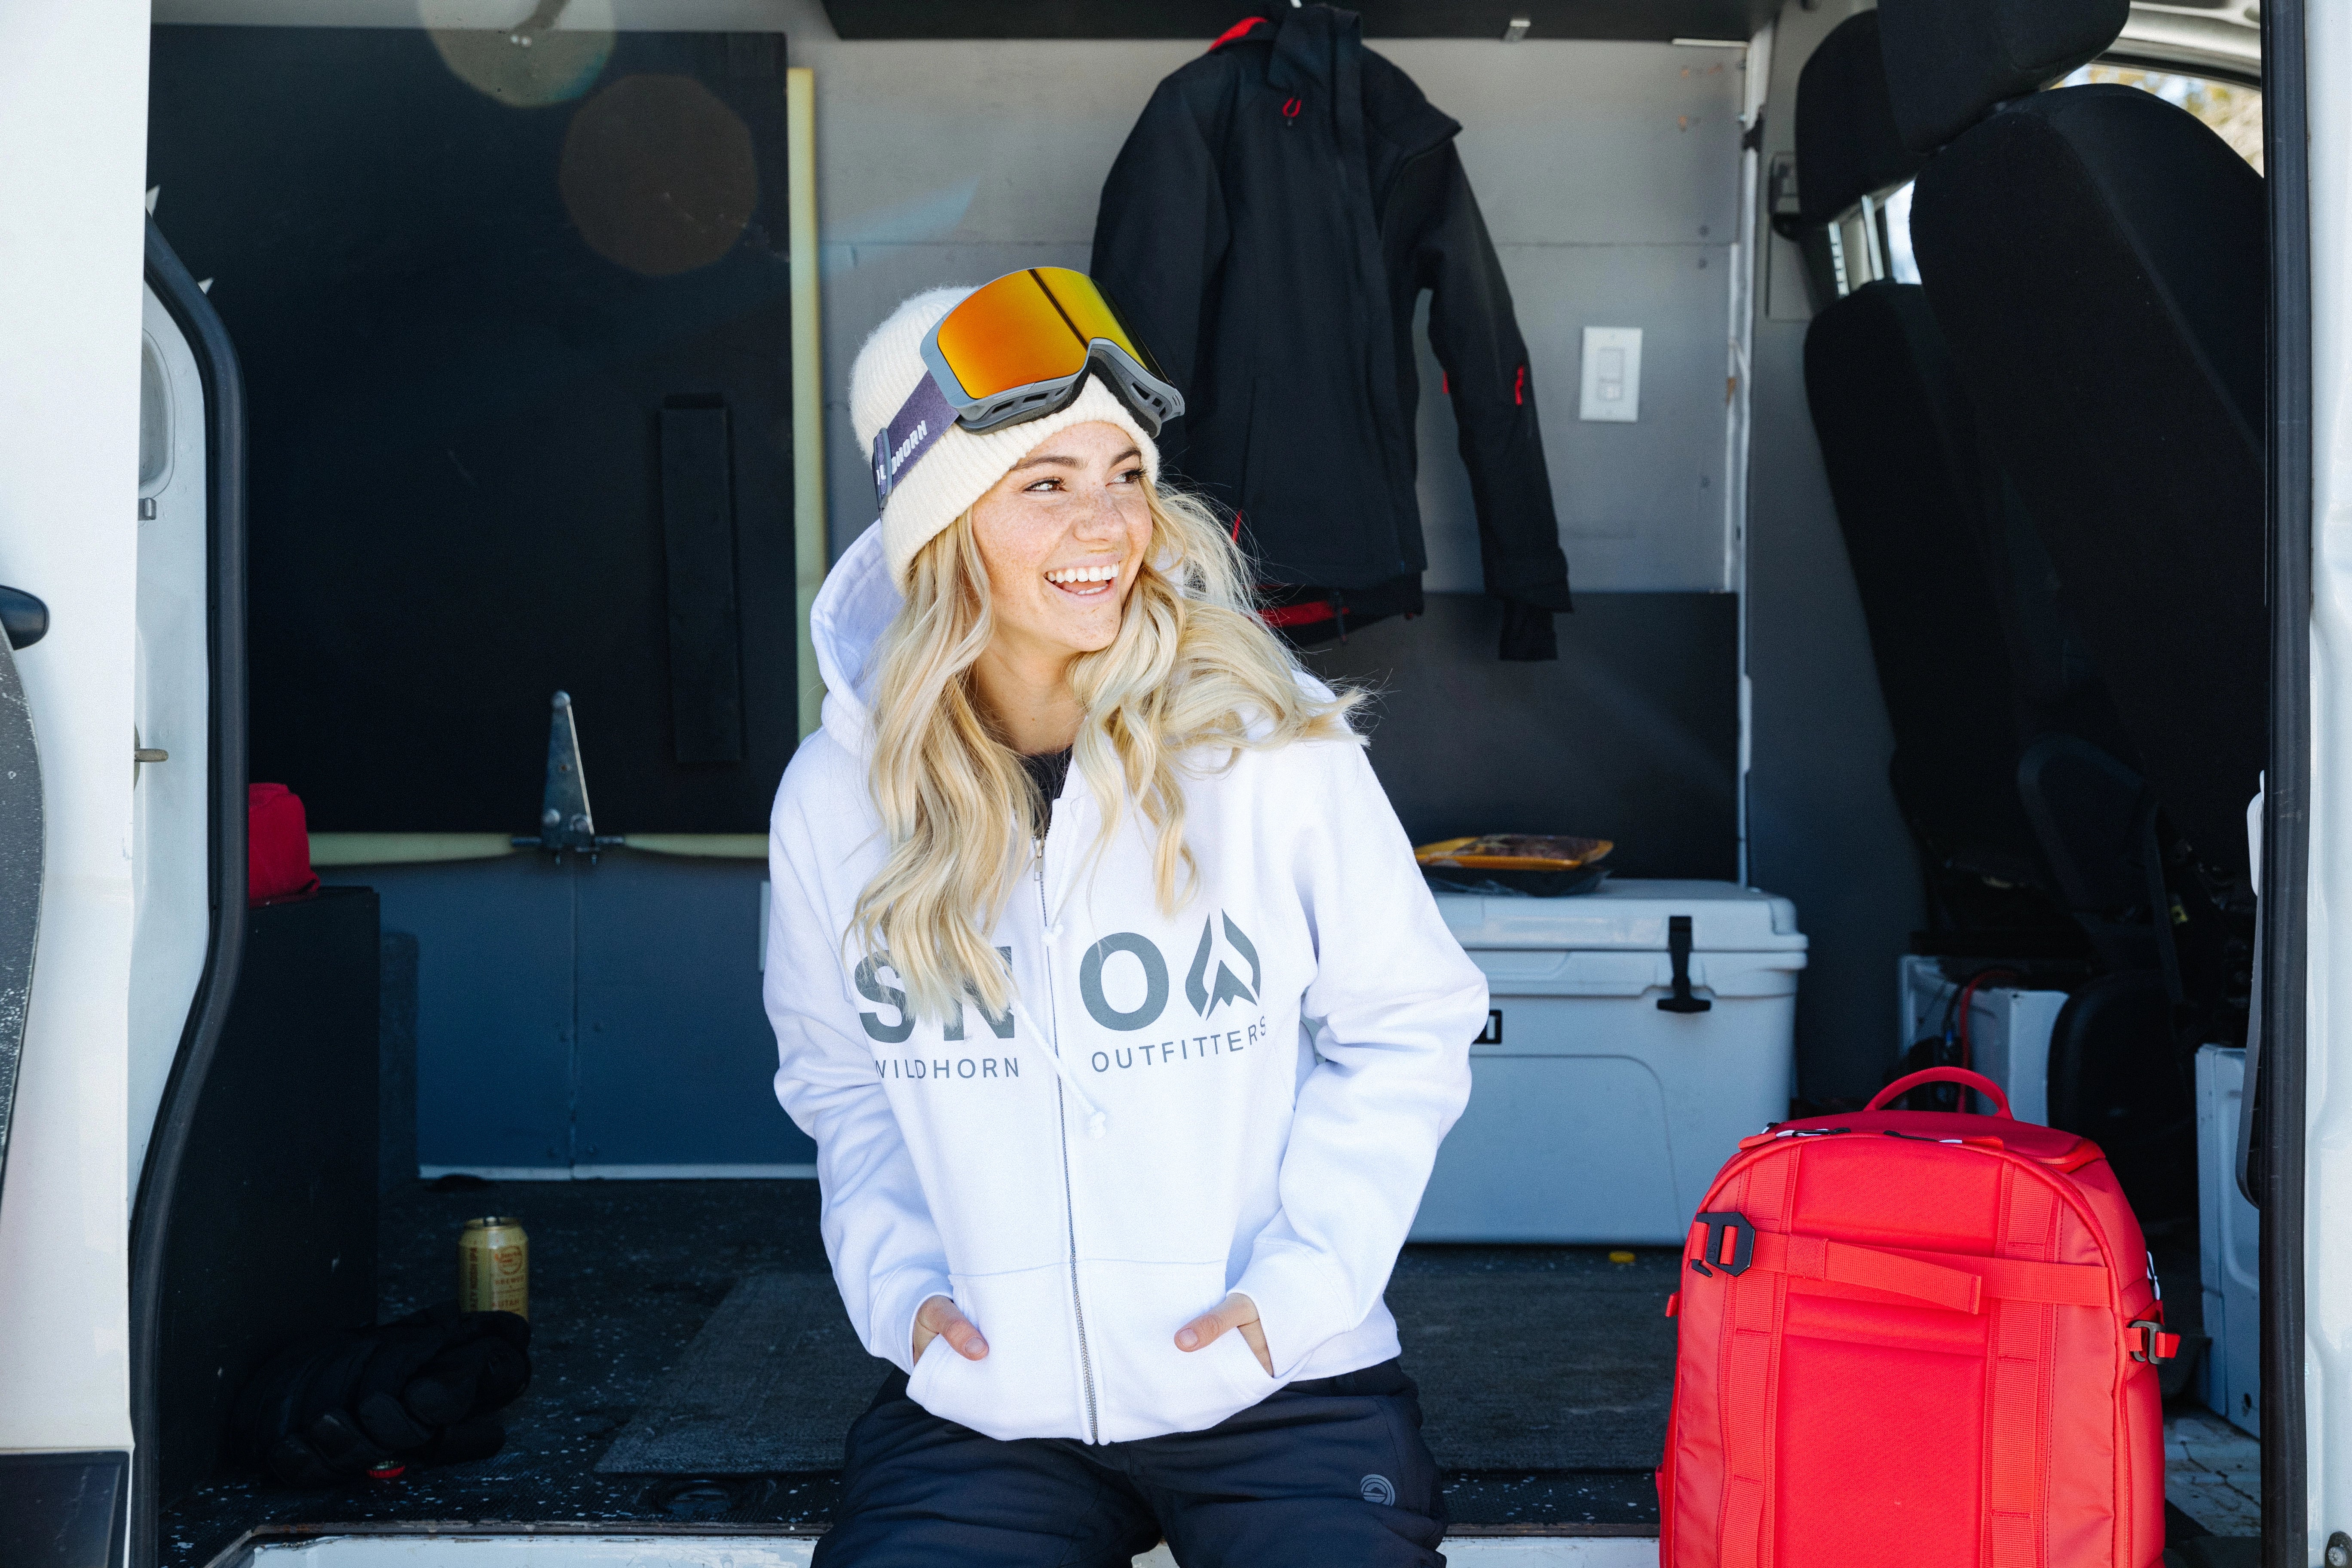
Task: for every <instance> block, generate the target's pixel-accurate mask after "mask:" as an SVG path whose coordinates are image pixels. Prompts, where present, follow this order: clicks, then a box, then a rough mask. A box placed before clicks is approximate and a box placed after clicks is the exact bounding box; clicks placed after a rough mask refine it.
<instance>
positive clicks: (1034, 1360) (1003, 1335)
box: [907, 1264, 1172, 1440]
mask: <svg viewBox="0 0 2352 1568" xmlns="http://www.w3.org/2000/svg"><path fill="white" fill-rule="evenodd" d="M1069 1278H1070V1276H1069V1268H1068V1266H1067V1265H1066V1264H1049V1265H1046V1266H1045V1267H1043V1268H1024V1269H1021V1270H1018V1271H1016V1272H1013V1273H1010V1274H955V1275H950V1277H949V1282H950V1285H951V1286H952V1287H953V1289H954V1292H955V1304H956V1308H957V1310H960V1311H961V1312H962V1313H963V1315H964V1316H965V1317H967V1318H970V1319H971V1321H972V1322H973V1324H974V1325H975V1326H977V1327H978V1328H979V1330H980V1332H981V1336H982V1338H984V1339H985V1340H987V1341H988V1354H987V1355H985V1356H983V1357H982V1359H980V1360H979V1361H966V1360H965V1359H964V1358H963V1357H962V1356H961V1355H958V1354H957V1353H956V1352H955V1350H954V1348H953V1347H952V1346H950V1344H949V1343H948V1342H946V1340H944V1339H941V1340H939V1341H937V1342H933V1343H931V1344H929V1345H927V1346H925V1347H924V1349H923V1355H922V1359H921V1360H920V1361H918V1362H917V1363H915V1371H914V1374H913V1375H912V1376H911V1377H909V1378H908V1380H907V1396H908V1398H910V1399H912V1400H913V1401H914V1402H915V1403H916V1404H918V1405H921V1406H922V1407H923V1408H924V1409H926V1410H928V1411H929V1412H930V1413H931V1414H932V1415H936V1416H939V1417H940V1419H941V1420H944V1421H953V1422H956V1423H958V1424H959V1425H961V1426H969V1427H971V1429H972V1430H973V1431H975V1432H981V1433H985V1434H986V1435H987V1436H991V1437H998V1438H1003V1439H1007V1440H1010V1439H1012V1438H1014V1437H1085V1436H1087V1424H1086V1411H1085V1404H1084V1400H1083V1398H1082V1397H1081V1394H1080V1390H1079V1374H1078V1357H1077V1353H1076V1342H1074V1340H1073V1339H1072V1336H1071V1320H1070V1291H1069ZM1171 1332H1172V1330H1171Z"/></svg>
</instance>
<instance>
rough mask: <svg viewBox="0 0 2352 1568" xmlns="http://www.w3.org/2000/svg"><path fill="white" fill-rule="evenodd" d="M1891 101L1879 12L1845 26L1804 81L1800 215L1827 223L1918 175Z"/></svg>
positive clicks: (1800, 86) (1817, 55)
mask: <svg viewBox="0 0 2352 1568" xmlns="http://www.w3.org/2000/svg"><path fill="white" fill-rule="evenodd" d="M1920 162H1921V160H1920V158H1919V156H1918V155H1917V154H1916V153H1913V152H1912V151H1911V149H1910V148H1908V147H1906V146H1905V145H1904V144H1903V135H1902V132H1899V131H1897V130H1896V129H1895V109H1894V106H1893V104H1891V103H1890V102H1889V101H1888V100H1887V95H1886V64H1885V60H1884V59H1883V58H1881V57H1880V54H1879V46H1878V13H1877V12H1875V11H1864V12H1861V13H1860V14H1858V15H1856V16H1849V17H1847V18H1846V19H1845V20H1844V21H1843V22H1841V23H1839V24H1838V25H1837V27H1836V29H1835V30H1834V31H1832V33H1831V34H1830V36H1829V37H1826V38H1823V39H1822V41H1821V43H1820V45H1819V46H1818V47H1815V48H1814V50H1813V53H1812V58H1811V59H1808V60H1807V61H1806V62H1805V68H1804V69H1803V70H1802V71H1801V72H1799V73H1798V76H1797V216H1799V217H1801V218H1802V219H1803V220H1804V221H1805V222H1807V223H1827V222H1828V221H1829V220H1830V219H1832V218H1833V217H1835V216H1838V214H1840V213H1842V212H1843V211H1845V209H1846V208H1848V207H1850V206H1852V205H1853V204H1854V203H1856V202H1857V201H1860V200H1861V199H1862V198H1863V197H1864V196H1866V195H1871V194H1872V193H1874V192H1876V191H1883V190H1885V189H1886V187H1887V186H1889V185H1899V184H1902V183H1903V182H1904V181H1906V180H1907V179H1909V178H1910V177H1911V176H1912V175H1913V174H1917V173H1918V172H1919V164H1920Z"/></svg>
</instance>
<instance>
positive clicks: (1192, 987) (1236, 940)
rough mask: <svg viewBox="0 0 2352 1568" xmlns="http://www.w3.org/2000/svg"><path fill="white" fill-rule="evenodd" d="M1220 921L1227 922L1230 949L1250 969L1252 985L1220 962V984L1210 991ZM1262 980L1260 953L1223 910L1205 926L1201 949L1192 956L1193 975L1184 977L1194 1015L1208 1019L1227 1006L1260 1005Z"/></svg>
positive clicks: (1202, 923)
mask: <svg viewBox="0 0 2352 1568" xmlns="http://www.w3.org/2000/svg"><path fill="white" fill-rule="evenodd" d="M1217 921H1223V922H1224V926H1225V942H1226V943H1227V945H1229V946H1230V947H1231V948H1232V949H1233V951H1234V953H1235V954H1236V955H1237V956H1239V957H1240V958H1241V960H1242V961H1243V962H1244V963H1247V964H1248V965H1249V972H1250V977H1249V984H1246V985H1244V984H1242V983H1241V980H1240V979H1239V977H1237V976H1236V975H1235V974H1234V972H1233V971H1232V970H1230V969H1227V968H1226V967H1225V964H1224V961H1223V959H1219V960H1218V961H1217V984H1216V986H1215V988H1214V989H1213V990H1212V989H1211V988H1210V985H1209V960H1210V958H1211V957H1213V955H1214V953H1215V951H1216V937H1217V933H1216V929H1215V928H1216V924H1217ZM1259 978H1260V976H1259V973H1258V966H1257V949H1256V948H1255V947H1253V946H1252V945H1251V944H1250V939H1249V938H1247V937H1245V936H1244V935H1243V934H1242V928H1241V927H1239V926H1237V925H1235V924H1234V917H1233V916H1231V915H1229V914H1227V913H1225V912H1224V911H1223V910H1218V911H1217V913H1216V915H1215V917H1214V918H1213V919H1211V920H1204V921H1202V922H1201V946H1200V948H1199V950H1198V951H1197V952H1194V953H1193V954H1192V973H1189V974H1187V975H1185V976H1184V999H1185V1000H1186V1001H1188V1002H1190V1003H1192V1011H1193V1012H1195V1013H1198V1014H1199V1015H1200V1016H1202V1017H1203V1018H1205V1017H1207V1016H1209V1015H1210V1014H1212V1013H1213V1012H1215V1011H1216V1010H1217V1009H1218V1008H1219V1007H1221V1006H1223V1005H1226V1004H1227V1003H1231V1002H1250V1003H1255V1002H1256V1000H1257V984H1258V980H1259Z"/></svg>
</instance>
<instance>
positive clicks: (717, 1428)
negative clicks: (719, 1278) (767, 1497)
mask: <svg viewBox="0 0 2352 1568" xmlns="http://www.w3.org/2000/svg"><path fill="white" fill-rule="evenodd" d="M1599 1283H1600V1282H1599V1281H1595V1280H1593V1279H1562V1278H1560V1277H1559V1276H1558V1275H1554V1274H1476V1275H1434V1274H1422V1275H1399V1276H1398V1277H1397V1278H1396V1279H1392V1280H1391V1281H1390V1285H1389V1305H1390V1308H1391V1310H1393V1311H1394V1312H1395V1313H1396V1315H1397V1321H1398V1326H1399V1331H1400V1333H1401V1336H1402V1340H1403V1342H1404V1364H1405V1369H1406V1370H1407V1371H1408V1372H1410V1373H1412V1376H1413V1378H1414V1380H1415V1381H1416V1382H1418V1383H1419V1384H1420V1385H1421V1399H1422V1411H1423V1422H1424V1426H1423V1435H1424V1436H1426V1437H1427V1438H1428V1441H1429V1446H1430V1447H1431V1449H1432V1450H1433V1451H1434V1452H1435V1454H1436V1456H1437V1462H1438V1464H1439V1465H1440V1466H1441V1467H1442V1468H1445V1469H1448V1470H1503V1469H1530V1470H1563V1469H1576V1470H1596V1469H1597V1470H1610V1469H1626V1468H1649V1467H1650V1466H1653V1465H1654V1464H1656V1463H1657V1459H1658V1454H1659V1450H1660V1447H1661V1445H1662V1444H1663V1443H1664V1438H1665V1422H1666V1405H1667V1403H1668V1396H1669V1394H1671V1392H1672V1386H1673V1380H1674V1333H1673V1325H1672V1324H1671V1323H1669V1322H1667V1321H1666V1320H1665V1319H1664V1317H1663V1316H1661V1315H1660V1309H1659V1304H1658V1301H1657V1300H1655V1299H1654V1295H1655V1293H1654V1291H1652V1290H1648V1289H1607V1288H1605V1287H1604V1288H1601V1289H1595V1286H1596V1284H1599ZM1629 1283H1631V1282H1630V1281H1629ZM887 1370H888V1368H887V1364H886V1363H882V1362H879V1361H877V1360H875V1359H873V1358H872V1357H869V1356H868V1355H866V1352H865V1351H864V1349H863V1348H861V1347H860V1346H859V1344H858V1342H857V1336H856V1334H855V1333H853V1332H852V1331H850V1327H849V1320H848V1318H847V1317H846V1316H845V1314H844V1313H843V1311H842V1308H841V1299H840V1297H839V1295H838V1294H836V1293H835V1289H834V1284H833V1279H832V1278H831V1277H830V1276H829V1275H824V1274H788V1273H761V1274H754V1275H751V1276H750V1277H749V1278H747V1279H744V1280H742V1281H741V1282H740V1284H738V1285H737V1286H736V1287H735V1289H733V1290H732V1291H730V1293H729V1294H728V1297H727V1299H726V1300H725V1301H724V1302H722V1303H721V1304H720V1305H719V1309H718V1310H716V1311H714V1312H712V1313H711V1315H710V1319H709V1321H708V1322H707V1323H705V1324H704V1325H703V1328H702V1331H701V1332H700V1333H698V1334H697V1335H696V1336H695V1339H694V1342H692V1343H691V1344H690V1345H688V1347H687V1350H686V1353H685V1354H684V1356H683V1357H682V1358H681V1359H680V1361H679V1363H678V1364H677V1367H676V1369H675V1370H673V1371H672V1372H671V1373H669V1374H668V1376H667V1377H666V1378H665V1379H663V1380H662V1382H661V1383H660V1384H658V1385H657V1386H656V1388H655V1390H654V1392H653V1394H652V1396H651V1397H650V1398H648V1399H647V1400H646V1402H645V1404H644V1405H641V1406H640V1407H639V1408H638V1410H637V1413H636V1414H635V1416H634V1417H632V1418H631V1420H630V1422H629V1424H628V1426H625V1427H624V1428H623V1429H622V1431H621V1433H620V1435H619V1436H617V1437H615V1438H614V1440H613V1444H612V1447H610V1448H608V1449H607V1450H606V1451H605V1453H604V1458H603V1459H602V1460H601V1461H599V1462H598V1464H597V1466H596V1468H597V1469H598V1470H599V1471H602V1472H604V1473H606V1474H624V1475H687V1474H696V1475H749V1474H757V1473H768V1472H775V1471H785V1470H814V1469H827V1468H833V1467H835V1466H838V1465H839V1464H840V1463H841V1445H842V1438H843V1436H844V1435H845V1433H846V1432H847V1431H848V1429H849V1424H850V1423H851V1422H852V1421H854V1420H856V1417H857V1415H858V1413H859V1412H861V1411H863V1410H864V1409H865V1408H866V1405H867V1404H868V1403H869V1402H870V1401H871V1400H872V1399H873V1397H874V1391H875V1389H876V1388H877V1386H878V1385H879V1384H880V1383H881V1381H882V1377H883V1375H884V1373H886V1372H887Z"/></svg>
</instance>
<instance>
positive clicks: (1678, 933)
mask: <svg viewBox="0 0 2352 1568" xmlns="http://www.w3.org/2000/svg"><path fill="white" fill-rule="evenodd" d="M1690 955H1691V918H1690V916H1688V915H1669V916H1667V917H1666V957H1667V959H1668V960H1669V961H1671V962H1672V963H1673V964H1674V966H1675V994H1673V995H1671V996H1661V997H1659V998H1658V1011H1659V1012H1661V1013H1704V1012H1706V1010H1707V1009H1708V1008H1710V1007H1712V1006H1714V1005H1715V1004H1714V1003H1712V1002H1710V1001H1708V1000H1707V999H1706V997H1704V996H1694V995H1692V994H1691V984H1690Z"/></svg>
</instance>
